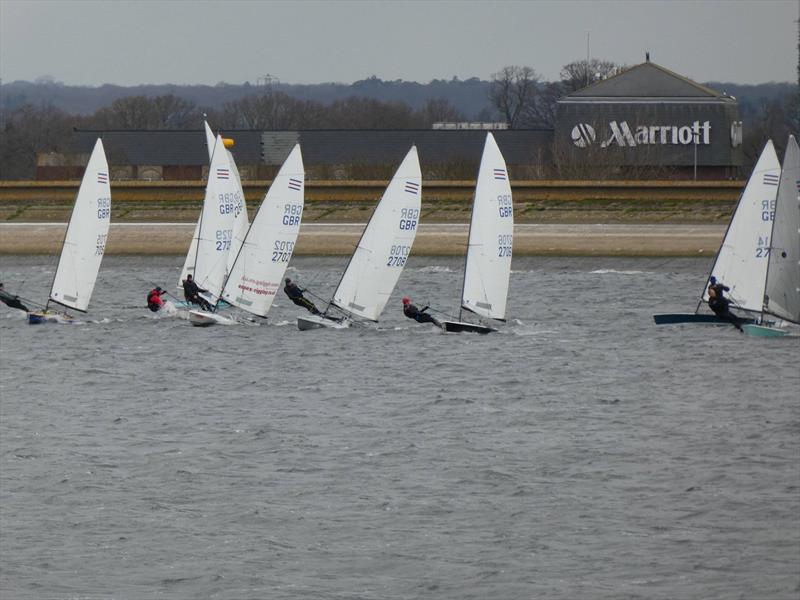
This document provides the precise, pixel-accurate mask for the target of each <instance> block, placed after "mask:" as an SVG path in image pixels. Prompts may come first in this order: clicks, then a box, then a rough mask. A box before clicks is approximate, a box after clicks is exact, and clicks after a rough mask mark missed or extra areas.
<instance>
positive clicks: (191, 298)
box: [183, 274, 211, 311]
mask: <svg viewBox="0 0 800 600" xmlns="http://www.w3.org/2000/svg"><path fill="white" fill-rule="evenodd" d="M205 291H206V290H202V289H200V287H199V286H198V285H197V284H196V283H195V281H194V279H193V278H192V276H191V274H189V275H187V276H186V279H184V280H183V297H184V298H186V301H187V302H188V303H189V304H199V305H200V308H202V309H203V310H208V311H210V310H211V304H209V303H208V300H206V299H205V298H203V297H202V296H201V295H200V292H205Z"/></svg>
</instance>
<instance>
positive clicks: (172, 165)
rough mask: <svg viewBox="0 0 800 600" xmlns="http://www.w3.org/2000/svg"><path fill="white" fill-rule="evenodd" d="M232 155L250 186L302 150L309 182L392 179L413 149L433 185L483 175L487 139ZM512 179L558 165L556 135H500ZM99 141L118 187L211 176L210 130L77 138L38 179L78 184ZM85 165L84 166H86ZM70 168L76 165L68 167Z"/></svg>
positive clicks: (344, 135) (246, 137)
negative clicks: (80, 167)
mask: <svg viewBox="0 0 800 600" xmlns="http://www.w3.org/2000/svg"><path fill="white" fill-rule="evenodd" d="M221 133H222V134H223V136H224V137H226V138H231V139H233V140H234V145H233V147H232V148H231V152H232V153H233V155H234V158H235V159H236V164H237V167H238V168H239V172H240V174H241V177H242V179H245V180H247V179H270V178H272V177H273V176H274V175H275V173H276V172H277V170H278V169H279V168H280V165H281V164H282V163H283V161H284V159H285V158H286V157H287V156H288V154H289V152H290V150H291V149H292V147H293V146H294V145H295V144H298V143H299V144H300V147H301V148H302V152H303V162H304V164H305V167H306V173H307V177H308V178H309V179H388V178H389V177H391V175H392V174H393V172H394V169H396V168H397V166H398V165H399V164H400V161H402V159H403V157H404V156H405V155H406V153H407V152H408V150H409V148H411V146H412V145H416V146H417V150H418V152H419V157H420V163H421V166H422V169H423V176H424V177H426V178H428V179H465V178H466V179H472V178H474V177H475V176H476V174H477V168H478V163H479V162H480V157H481V153H482V151H483V145H484V142H485V140H486V131H485V130H479V129H453V130H450V129H447V130H434V129H393V130H364V129H359V130H343V129H315V130H302V131H256V130H233V131H223V132H221ZM492 134H493V135H494V136H495V138H496V140H497V143H498V145H499V146H500V149H501V150H502V152H503V154H504V156H505V159H506V162H507V164H508V165H509V170H510V171H511V173H512V176H513V175H515V174H516V176H517V177H519V178H523V177H524V178H531V177H537V176H539V175H540V171H541V169H543V168H544V167H545V166H547V165H550V164H552V156H551V152H550V149H551V148H552V140H553V131H552V129H517V130H508V129H499V130H495V131H492ZM98 137H102V138H103V144H104V146H105V149H106V155H107V157H108V162H109V168H110V170H111V177H112V179H114V180H124V179H139V180H155V181H158V180H184V179H202V178H204V177H206V176H207V172H208V162H209V160H208V152H207V150H206V141H205V133H204V131H203V130H200V129H198V130H191V131H188V130H183V131H179V130H153V131H129V130H112V131H90V130H76V131H75V132H74V133H73V141H72V146H73V154H71V155H49V154H42V155H39V157H38V165H37V178H38V179H60V178H64V177H74V170H75V167H74V166H71V165H75V164H85V162H86V160H87V159H88V155H89V153H90V152H91V149H92V147H93V146H94V143H95V141H96V139H97V138H98ZM81 161H82V163H81ZM68 163H69V164H68Z"/></svg>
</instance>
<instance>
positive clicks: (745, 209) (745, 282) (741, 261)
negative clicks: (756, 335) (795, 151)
mask: <svg viewBox="0 0 800 600" xmlns="http://www.w3.org/2000/svg"><path fill="white" fill-rule="evenodd" d="M780 173H781V166H780V163H779V162H778V155H777V154H776V153H775V147H774V146H773V145H772V140H770V141H768V142H767V145H766V146H764V150H762V152H761V156H760V157H759V159H758V162H757V163H756V165H755V167H754V168H753V172H752V174H751V175H750V179H749V180H748V181H747V185H746V186H745V188H744V191H743V192H742V195H741V196H740V197H739V202H738V204H737V205H736V210H735V211H734V213H733V217H731V222H730V224H729V225H728V231H727V232H726V233H725V237H724V239H723V240H722V245H721V246H720V249H719V252H718V253H717V258H716V261H715V262H714V266H713V268H712V269H711V275H713V276H714V277H716V278H717V280H718V281H721V282H722V283H723V284H725V285H726V286H728V287H729V288H730V289H731V291H730V292H729V294H728V295H729V297H730V298H731V300H732V301H733V305H734V306H735V307H737V308H740V309H743V310H750V311H761V308H762V304H763V300H764V283H765V281H766V275H767V263H768V257H769V252H770V251H769V248H770V235H771V232H772V222H773V221H772V220H773V216H774V214H775V198H776V196H777V193H778V181H779V179H780ZM703 300H704V301H705V302H708V288H706V289H705V290H704V292H703Z"/></svg>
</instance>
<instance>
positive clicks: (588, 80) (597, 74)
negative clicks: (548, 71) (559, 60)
mask: <svg viewBox="0 0 800 600" xmlns="http://www.w3.org/2000/svg"><path fill="white" fill-rule="evenodd" d="M624 69H625V67H624V66H621V65H618V64H617V63H614V62H611V61H610V60H600V59H598V58H593V59H591V60H575V61H573V62H571V63H569V64H567V65H564V66H563V67H561V73H560V74H559V76H560V78H561V93H562V94H571V93H572V92H577V91H578V90H580V89H583V88H585V87H587V86H590V85H592V84H593V83H595V82H597V81H600V80H601V79H606V78H608V77H611V76H612V75H616V74H617V73H620V72H621V71H622V70H624Z"/></svg>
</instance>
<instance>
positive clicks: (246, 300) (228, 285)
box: [189, 144, 305, 327]
mask: <svg viewBox="0 0 800 600" xmlns="http://www.w3.org/2000/svg"><path fill="white" fill-rule="evenodd" d="M304 185H305V171H304V169H303V157H302V154H301V152H300V145H299V144H297V145H295V147H294V148H293V149H292V151H291V152H290V153H289V156H288V157H287V158H286V160H285V161H284V163H283V166H281V169H280V171H278V174H277V175H276V176H275V179H274V180H273V182H272V185H270V187H269V190H268V191H267V194H266V196H264V200H263V201H262V202H261V205H260V206H259V207H258V212H257V213H256V216H255V218H254V219H253V223H252V225H250V227H249V228H248V230H247V233H246V234H245V235H244V236H243V240H242V243H241V245H240V246H239V250H238V251H237V252H236V255H235V256H234V257H233V261H232V265H231V269H230V272H229V273H228V275H227V277H226V278H225V282H224V283H223V285H222V292H221V294H220V295H219V299H218V301H217V306H215V309H214V311H213V312H208V311H202V310H190V311H189V321H190V322H191V323H192V325H196V326H200V327H202V326H209V325H215V324H224V325H230V324H233V323H236V322H237V321H236V320H235V319H232V318H229V317H226V316H223V315H220V314H219V313H218V312H217V311H216V309H217V307H218V306H219V303H220V301H222V299H224V300H225V301H227V302H228V303H229V304H231V305H233V306H236V307H237V308H240V309H242V310H244V311H246V312H248V313H250V314H253V315H256V316H258V317H262V318H263V317H266V316H267V312H268V311H269V309H270V307H271V306H272V302H273V300H274V299H275V294H276V293H277V292H278V290H279V289H280V286H281V280H282V278H283V275H284V273H285V272H286V267H287V266H288V265H289V260H290V259H291V257H292V253H293V251H294V246H295V242H296V241H297V235H298V233H299V232H300V220H301V218H302V215H303V197H304Z"/></svg>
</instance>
